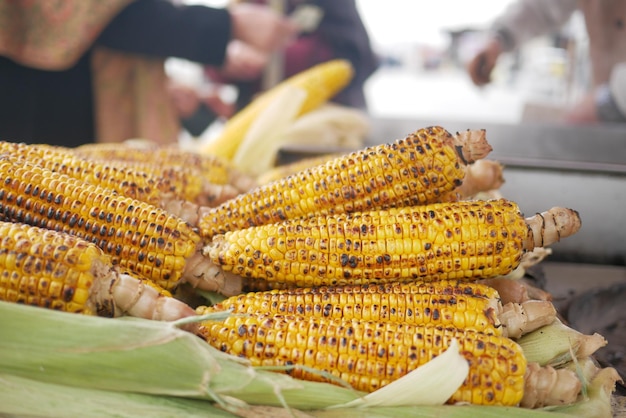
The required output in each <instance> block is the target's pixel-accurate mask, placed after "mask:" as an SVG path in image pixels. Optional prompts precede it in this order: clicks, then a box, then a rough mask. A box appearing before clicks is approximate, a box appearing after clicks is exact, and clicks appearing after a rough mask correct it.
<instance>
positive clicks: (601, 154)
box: [367, 119, 626, 265]
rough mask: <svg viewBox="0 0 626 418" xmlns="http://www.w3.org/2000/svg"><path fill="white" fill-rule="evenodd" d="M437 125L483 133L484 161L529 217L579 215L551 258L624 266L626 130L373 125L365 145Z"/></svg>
mask: <svg viewBox="0 0 626 418" xmlns="http://www.w3.org/2000/svg"><path fill="white" fill-rule="evenodd" d="M436 124H437V125H441V126H443V127H444V128H446V129H448V130H449V131H451V132H457V131H462V130H466V129H486V132H487V140H488V141H489V143H490V144H491V146H492V147H493V151H492V153H491V154H490V155H489V156H488V157H487V158H489V159H494V160H498V161H500V162H501V163H502V164H504V167H505V169H504V178H505V184H504V185H503V186H502V188H501V189H500V190H501V192H502V194H503V195H504V197H507V198H509V199H512V200H515V201H516V202H517V203H518V204H519V205H520V208H521V209H522V211H523V212H524V213H525V214H526V215H532V214H534V213H536V212H542V211H545V210H547V209H549V208H551V207H553V206H564V207H570V208H572V209H575V210H577V211H578V212H579V213H580V216H581V219H582V228H581V230H580V231H579V232H578V233H577V234H576V235H574V236H572V237H568V238H567V239H565V240H563V241H561V242H559V243H557V244H554V245H553V246H552V248H553V255H552V256H551V259H552V260H555V261H566V262H577V263H594V264H609V265H626V126H623V125H619V124H618V125H603V126H570V125H556V124H553V125H551V124H524V125H505V124H485V123H480V124H477V123H476V122H462V121H424V120H409V119H375V120H374V123H373V130H372V132H371V135H370V136H369V138H368V140H367V145H376V144H380V143H384V142H391V141H393V140H395V139H398V138H402V137H404V136H406V134H408V133H410V132H413V131H415V130H417V129H419V128H423V127H426V126H430V125H436Z"/></svg>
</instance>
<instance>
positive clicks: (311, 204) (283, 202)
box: [199, 126, 491, 237]
mask: <svg viewBox="0 0 626 418" xmlns="http://www.w3.org/2000/svg"><path fill="white" fill-rule="evenodd" d="M458 138H471V139H472V140H476V141H479V142H481V143H482V145H483V146H482V147H479V146H477V145H472V146H470V145H469V144H457V143H455V141H456V139H458ZM477 148H478V149H480V150H481V151H476V149H477ZM460 150H466V151H467V152H465V151H463V152H460ZM490 150H491V148H490V147H489V146H488V144H486V139H485V137H484V135H483V136H479V137H475V136H471V135H465V136H456V137H454V136H452V135H451V134H450V133H449V132H448V131H446V130H445V129H443V128H441V127H437V126H435V127H429V128H424V129H420V130H418V131H416V132H414V133H412V134H410V135H408V136H407V137H406V138H404V139H400V140H397V141H396V142H394V143H391V144H385V145H379V146H376V147H369V148H365V149H363V150H360V151H357V152H354V153H351V154H348V155H345V156H342V157H339V158H336V159H333V160H331V161H329V162H327V163H325V164H322V165H319V166H317V167H314V168H310V169H306V170H304V171H301V172H299V173H297V174H294V175H292V176H290V177H288V178H286V179H283V180H279V181H276V182H273V183H269V184H266V185H262V186H260V187H257V188H256V189H253V190H251V191H250V192H248V193H243V194H241V195H240V196H238V197H237V198H235V199H231V200H229V201H227V202H225V203H223V204H222V205H219V206H217V207H215V208H213V209H211V210H209V211H207V213H206V214H205V215H204V216H202V218H201V219H200V222H199V227H200V230H201V234H202V235H203V236H204V237H212V236H213V235H215V234H219V233H224V232H227V231H231V230H235V229H242V228H247V227H250V226H258V225H265V224H269V223H274V222H279V221H284V220H286V219H294V218H299V217H302V216H308V215H313V214H323V215H327V214H339V213H351V212H357V211H365V210H371V209H376V208H385V207H391V206H405V205H418V204H426V203H429V202H434V201H437V200H438V199H440V198H441V197H442V196H444V195H446V193H448V192H450V191H451V190H453V189H454V188H456V187H458V186H459V185H460V184H461V182H462V180H463V177H464V175H465V170H464V168H463V166H464V165H465V163H466V162H469V161H473V160H474V159H475V158H482V156H483V155H485V152H488V151H490ZM470 152H474V153H473V154H471V153H470Z"/></svg>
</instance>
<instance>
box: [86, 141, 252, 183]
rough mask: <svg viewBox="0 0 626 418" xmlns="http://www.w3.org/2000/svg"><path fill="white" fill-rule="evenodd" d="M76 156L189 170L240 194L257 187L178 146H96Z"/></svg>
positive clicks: (222, 164)
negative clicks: (229, 186) (234, 189)
mask: <svg viewBox="0 0 626 418" xmlns="http://www.w3.org/2000/svg"><path fill="white" fill-rule="evenodd" d="M124 144H126V146H124ZM74 152H76V153H77V154H78V155H80V156H83V157H86V158H91V159H96V160H104V161H118V162H126V163H127V164H131V165H132V164H142V165H149V166H153V167H155V168H159V167H160V168H161V169H163V168H168V169H178V170H187V171H190V172H192V173H195V176H196V177H198V178H200V179H203V180H204V181H206V182H208V183H210V184H215V185H231V186H233V187H235V188H236V189H237V190H238V191H247V190H249V189H250V188H252V187H253V186H255V185H256V181H255V179H253V178H251V177H250V176H248V175H246V174H244V173H243V172H241V171H240V170H238V169H236V168H235V167H234V166H233V165H232V164H230V163H229V162H228V161H226V160H224V159H222V158H220V157H217V156H214V155H204V154H199V153H197V152H194V151H190V150H187V149H183V148H181V147H180V146H178V145H167V146H156V145H152V146H144V145H143V143H142V144H139V145H135V144H133V143H130V144H128V143H122V144H121V146H120V144H111V143H94V144H85V145H81V146H79V147H77V148H75V149H74Z"/></svg>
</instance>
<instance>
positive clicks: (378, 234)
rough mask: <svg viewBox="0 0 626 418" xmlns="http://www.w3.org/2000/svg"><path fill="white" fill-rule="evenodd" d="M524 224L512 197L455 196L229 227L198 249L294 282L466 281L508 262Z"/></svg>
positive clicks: (244, 269)
mask: <svg viewBox="0 0 626 418" xmlns="http://www.w3.org/2000/svg"><path fill="white" fill-rule="evenodd" d="M527 230H528V227H527V225H526V223H525V220H524V218H523V217H522V215H521V213H520V212H519V209H518V207H517V205H516V204H514V203H512V202H508V201H504V200H499V201H491V202H456V203H444V204H432V205H425V206H415V207H403V208H395V209H389V210H375V211H368V212H361V213H354V214H343V215H336V216H315V217H310V218H307V219H300V220H297V219H296V220H290V221H286V222H282V223H277V224H269V225H264V226H260V227H252V228H247V229H242V230H237V231H231V232H228V233H226V234H224V235H217V236H215V237H213V240H212V241H211V242H210V243H209V244H208V245H207V246H206V248H205V252H206V253H207V254H208V255H209V256H210V258H211V259H212V260H213V261H214V262H215V263H217V264H220V265H221V266H222V268H223V269H224V270H227V271H232V272H234V273H235V274H238V275H241V276H244V277H252V278H262V279H266V280H271V281H277V282H287V283H292V284H295V285H297V286H320V285H339V284H364V283H372V282H374V283H376V282H384V281H398V280H405V279H428V280H436V279H461V280H462V279H465V280H467V279H473V278H477V277H490V276H496V275H503V274H506V273H508V272H509V271H511V270H512V269H513V268H515V267H516V266H517V264H518V263H519V261H520V258H521V255H522V253H523V251H524V248H523V243H524V240H525V239H526V236H527ZM264 248H267V250H266V249H264Z"/></svg>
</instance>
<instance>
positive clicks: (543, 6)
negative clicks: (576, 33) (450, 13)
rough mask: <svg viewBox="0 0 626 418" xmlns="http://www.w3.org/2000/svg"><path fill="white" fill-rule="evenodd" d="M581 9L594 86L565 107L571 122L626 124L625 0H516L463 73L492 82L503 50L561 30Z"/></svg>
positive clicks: (568, 119)
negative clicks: (568, 106)
mask: <svg viewBox="0 0 626 418" xmlns="http://www.w3.org/2000/svg"><path fill="white" fill-rule="evenodd" d="M576 10H580V11H581V12H582V13H583V15H584V18H585V25H586V30H587V33H588V37H589V58H590V63H591V71H592V89H591V91H589V92H588V93H587V94H586V95H585V96H584V97H583V98H582V99H580V101H579V102H578V103H575V104H574V105H573V106H572V107H571V108H569V109H567V110H566V112H565V114H564V119H565V121H567V122H571V123H597V122H626V1H623V0H550V1H546V0H518V1H517V2H515V3H513V4H511V5H510V6H509V7H508V8H507V9H506V10H505V12H504V13H503V14H502V15H501V16H500V17H499V18H497V19H496V20H495V21H494V22H493V23H492V26H491V29H490V33H491V36H490V37H489V40H488V41H487V43H486V44H485V46H484V47H483V48H482V50H480V51H479V52H478V53H477V54H476V55H475V57H474V58H473V59H472V60H470V62H469V64H468V66H467V71H468V73H469V75H470V77H471V79H472V81H473V82H474V84H476V85H477V86H482V85H485V84H487V83H489V82H490V81H491V72H492V70H493V68H494V67H495V65H496V62H497V60H498V58H499V57H500V55H501V54H503V53H505V52H510V51H513V50H515V49H516V48H518V47H520V46H521V45H523V44H524V43H525V42H527V41H529V40H530V39H532V38H534V37H537V36H540V35H545V34H548V33H551V32H554V31H556V30H557V29H559V28H560V27H561V26H562V25H563V24H565V23H566V22H567V21H568V20H569V18H570V17H571V16H572V14H573V13H574V11H576Z"/></svg>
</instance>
